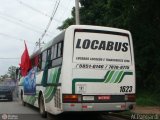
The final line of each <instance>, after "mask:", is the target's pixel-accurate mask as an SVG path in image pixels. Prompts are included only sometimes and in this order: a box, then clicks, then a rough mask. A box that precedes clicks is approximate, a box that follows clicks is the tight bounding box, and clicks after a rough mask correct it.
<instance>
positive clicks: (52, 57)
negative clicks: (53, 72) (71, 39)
mask: <svg viewBox="0 0 160 120" xmlns="http://www.w3.org/2000/svg"><path fill="white" fill-rule="evenodd" d="M54 48H55V46H52V48H51V60H53V59H54Z"/></svg>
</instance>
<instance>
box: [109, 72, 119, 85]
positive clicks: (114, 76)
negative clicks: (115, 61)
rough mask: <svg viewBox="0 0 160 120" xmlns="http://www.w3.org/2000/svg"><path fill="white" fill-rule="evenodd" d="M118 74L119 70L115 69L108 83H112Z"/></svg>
mask: <svg viewBox="0 0 160 120" xmlns="http://www.w3.org/2000/svg"><path fill="white" fill-rule="evenodd" d="M118 74H119V71H115V72H114V74H113V76H112V78H111V80H110V81H109V83H114V81H115V79H116V78H117V76H118Z"/></svg>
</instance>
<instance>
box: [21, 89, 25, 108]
mask: <svg viewBox="0 0 160 120" xmlns="http://www.w3.org/2000/svg"><path fill="white" fill-rule="evenodd" d="M21 102H22V105H23V106H26V102H24V99H23V92H21Z"/></svg>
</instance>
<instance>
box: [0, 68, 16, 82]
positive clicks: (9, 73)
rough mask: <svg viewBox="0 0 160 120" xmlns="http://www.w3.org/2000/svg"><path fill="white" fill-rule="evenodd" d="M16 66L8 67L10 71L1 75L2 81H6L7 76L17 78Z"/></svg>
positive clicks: (0, 79)
mask: <svg viewBox="0 0 160 120" xmlns="http://www.w3.org/2000/svg"><path fill="white" fill-rule="evenodd" d="M16 68H17V67H15V66H10V67H9V68H8V73H7V74H4V75H1V76H0V81H4V80H5V79H6V78H12V79H15V77H16Z"/></svg>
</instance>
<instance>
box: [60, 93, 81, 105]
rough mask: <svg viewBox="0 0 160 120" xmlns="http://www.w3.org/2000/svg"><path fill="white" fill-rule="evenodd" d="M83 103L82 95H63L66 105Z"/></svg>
mask: <svg viewBox="0 0 160 120" xmlns="http://www.w3.org/2000/svg"><path fill="white" fill-rule="evenodd" d="M80 101H81V95H72V94H65V95H63V102H64V103H70V102H71V103H74V102H80Z"/></svg>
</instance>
